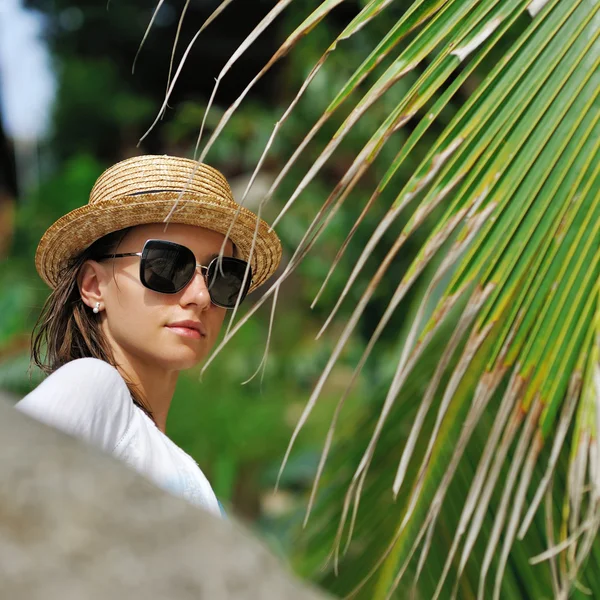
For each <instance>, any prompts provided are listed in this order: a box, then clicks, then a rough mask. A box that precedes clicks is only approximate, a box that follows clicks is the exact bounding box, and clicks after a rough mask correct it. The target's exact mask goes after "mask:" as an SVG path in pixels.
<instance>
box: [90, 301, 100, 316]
mask: <svg viewBox="0 0 600 600" xmlns="http://www.w3.org/2000/svg"><path fill="white" fill-rule="evenodd" d="M92 310H93V312H94V314H96V315H97V314H98V313H99V312H100V302H96V306H94V308H93V309H92Z"/></svg>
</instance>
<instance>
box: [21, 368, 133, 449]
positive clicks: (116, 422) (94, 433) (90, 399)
mask: <svg viewBox="0 0 600 600" xmlns="http://www.w3.org/2000/svg"><path fill="white" fill-rule="evenodd" d="M16 408H17V409H18V410H20V411H21V412H23V413H25V414H28V415H29V416H31V417H33V418H35V419H37V420H39V421H42V422H44V423H46V424H48V425H51V426H54V427H57V428H58V429H62V430H63V431H66V432H67V433H72V434H75V435H79V436H80V437H84V438H86V439H88V440H90V441H93V442H94V441H95V442H98V443H99V444H100V445H101V446H103V447H105V448H106V449H109V448H108V447H110V446H111V445H113V442H114V441H115V440H114V439H113V438H114V437H115V436H116V437H119V436H120V435H122V433H123V431H124V430H125V429H127V426H128V423H129V421H130V420H131V418H132V414H133V408H134V405H133V401H132V399H131V395H130V393H129V389H128V388H127V384H126V383H125V380H124V379H123V377H121V375H120V373H119V371H118V370H117V369H116V368H115V367H113V366H112V365H110V364H108V363H107V362H105V361H103V360H100V359H97V358H79V359H76V360H72V361H70V362H68V363H66V364H64V365H63V366H61V367H60V368H59V369H57V370H56V371H54V372H53V373H52V374H51V375H49V376H48V377H47V378H46V379H44V381H42V383H40V385H38V386H37V387H36V388H35V389H34V390H33V391H32V392H30V393H29V394H28V395H27V396H25V398H23V399H22V400H21V401H20V402H18V403H17V405H16ZM117 441H118V440H117ZM110 449H112V448H110Z"/></svg>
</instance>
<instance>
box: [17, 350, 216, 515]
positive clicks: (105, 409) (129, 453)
mask: <svg viewBox="0 0 600 600" xmlns="http://www.w3.org/2000/svg"><path fill="white" fill-rule="evenodd" d="M16 408H17V409H18V410H20V411H22V412H24V413H26V414H28V415H29V416H31V417H33V418H34V419H37V420H38V421H42V422H43V423H46V424H47V425H50V426H52V427H56V428H57V429H61V430H62V431H65V432H66V433H69V434H71V435H74V436H76V437H78V438H80V439H82V440H84V441H86V442H88V443H90V444H92V445H94V446H97V447H98V448H101V449H102V450H104V451H105V452H109V453H111V454H113V455H114V456H116V457H117V458H118V459H120V460H122V461H124V462H125V463H126V464H127V465H129V466H130V467H132V468H133V469H135V470H136V471H138V472H139V473H141V474H142V475H145V476H146V477H148V478H149V479H150V480H151V481H153V482H154V483H156V484H157V485H158V486H159V487H161V488H163V489H165V490H167V491H169V492H171V493H173V494H175V495H177V496H180V497H182V498H185V499H186V500H188V501H189V502H192V503H193V504H196V505H198V506H201V507H202V508H205V509H207V510H209V511H210V512H213V513H215V514H217V515H220V514H221V512H220V508H219V503H218V502H217V498H216V497H215V494H214V492H213V490H212V488H211V486H210V483H208V480H207V479H206V477H205V476H204V473H202V471H201V470H200V467H199V466H198V464H197V463H196V462H195V461H194V459H193V458H192V457H191V456H190V455H189V454H186V453H185V452H184V451H183V450H182V449H181V448H179V446H177V445H175V444H174V443H173V442H172V441H171V440H170V439H169V438H168V437H167V436H166V435H165V434H164V433H163V432H162V431H160V430H159V429H158V427H156V425H155V424H154V422H153V421H152V419H150V418H149V417H148V415H146V413H145V412H144V411H143V410H142V409H141V408H139V407H138V406H136V405H135V404H134V403H133V400H132V398H131V394H130V393H129V389H128V388H127V385H126V383H125V380H124V379H123V378H122V377H121V375H120V373H119V372H118V371H117V369H115V368H114V367H113V366H111V365H109V364H108V363H106V362H104V361H103V360H99V359H97V358H79V359H77V360H73V361H71V362H69V363H67V364H66V365H64V366H62V367H61V368H60V369H57V370H56V371H55V372H54V373H52V374H51V375H50V376H49V377H47V378H46V379H45V380H44V381H43V382H42V383H41V384H40V385H39V386H38V387H37V388H35V389H34V390H33V391H32V392H31V393H30V394H28V395H27V396H25V398H23V399H22V400H21V401H20V402H18V403H17V405H16Z"/></svg>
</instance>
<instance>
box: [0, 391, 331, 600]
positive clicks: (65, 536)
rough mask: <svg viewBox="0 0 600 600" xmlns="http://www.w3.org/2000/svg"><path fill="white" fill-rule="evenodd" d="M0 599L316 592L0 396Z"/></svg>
mask: <svg viewBox="0 0 600 600" xmlns="http://www.w3.org/2000/svg"><path fill="white" fill-rule="evenodd" d="M0 598H3V599H7V600H8V599H10V600H42V599H43V600H97V599H98V600H99V599H103V600H106V599H111V600H118V599H121V598H127V600H138V599H139V600H142V599H143V600H148V599H149V598H165V599H169V600H188V599H190V600H191V599H194V600H208V599H210V600H225V599H227V600H229V599H231V600H249V599H264V600H271V599H273V600H282V599H283V600H318V599H319V598H321V599H322V600H323V599H324V598H325V596H323V595H321V594H319V593H317V592H314V591H311V590H309V589H308V588H307V587H306V586H304V585H303V584H301V583H299V582H297V581H295V580H294V579H293V577H292V576H291V575H289V574H288V573H286V572H285V570H284V569H283V567H282V566H281V565H280V564H279V563H278V561H277V560H276V559H275V558H274V557H273V556H271V555H270V554H269V553H268V552H267V550H265V549H264V548H263V547H262V546H261V544H260V543H258V542H257V541H256V540H254V539H252V537H251V536H250V535H249V534H248V533H247V532H245V531H244V530H243V529H242V527H241V526H239V525H237V524H236V523H233V522H231V521H226V520H221V519H218V518H216V517H213V516H212V515H210V514H209V513H207V512H204V511H202V510H200V509H198V508H195V507H194V506H191V505H189V504H188V503H186V502H185V501H183V500H179V499H178V498H175V497H172V496H170V495H168V494H167V493H166V492H163V491H162V490H160V489H158V488H156V487H154V486H153V485H152V484H151V483H149V482H148V481H146V480H145V479H144V478H142V477H141V476H139V475H138V474H136V473H134V472H133V471H130V470H129V469H127V468H126V467H125V466H124V465H122V464H120V463H119V462H118V461H116V460H115V459H113V458H112V457H109V456H105V455H103V454H101V453H100V452H98V451H96V450H95V449H93V448H90V447H87V446H84V445H82V444H81V443H80V442H78V441H76V440H75V439H72V438H70V437H69V436H67V435H64V434H62V433H60V432H58V431H55V430H53V429H50V428H48V427H46V426H44V425H42V424H40V423H37V422H35V421H33V420H31V419H29V418H27V417H25V416H24V415H22V414H20V413H18V412H17V411H16V410H14V408H12V407H11V406H9V405H7V404H6V403H4V402H0Z"/></svg>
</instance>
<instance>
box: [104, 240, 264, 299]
mask: <svg viewBox="0 0 600 600" xmlns="http://www.w3.org/2000/svg"><path fill="white" fill-rule="evenodd" d="M124 256H140V257H141V260H140V281H141V282H142V285H143V286H145V287H147V288H148V289H149V290H152V291H154V292H159V293H161V294H176V293H177V292H179V291H181V290H182V289H183V288H184V287H185V286H186V285H187V284H188V283H189V282H190V281H191V280H192V279H193V277H194V275H195V273H196V269H200V270H201V272H202V275H203V276H204V281H205V282H206V287H207V288H208V293H209V294H210V299H211V301H212V303H213V304H216V305H217V306H220V307H221V308H234V307H235V304H236V302H237V301H238V298H239V301H240V302H241V301H242V300H243V299H244V298H245V297H246V294H247V293H248V289H249V288H250V285H251V283H252V269H250V268H249V267H247V265H248V263H247V262H246V261H245V260H240V259H239V258H231V257H229V256H223V257H222V258H219V257H218V256H217V257H215V258H214V259H213V260H211V261H210V263H209V265H208V266H204V265H201V264H199V263H197V262H196V257H195V256H194V253H193V252H192V251H191V250H190V249H189V248H186V247H185V246H182V245H181V244H176V243H175V242H167V241H165V240H147V241H146V243H145V244H144V247H143V248H142V251H141V252H127V253H125V254H108V255H106V256H100V257H98V258H97V260H102V259H106V258H121V257H124ZM246 268H248V277H247V278H246V281H245V282H244V274H245V272H246Z"/></svg>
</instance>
